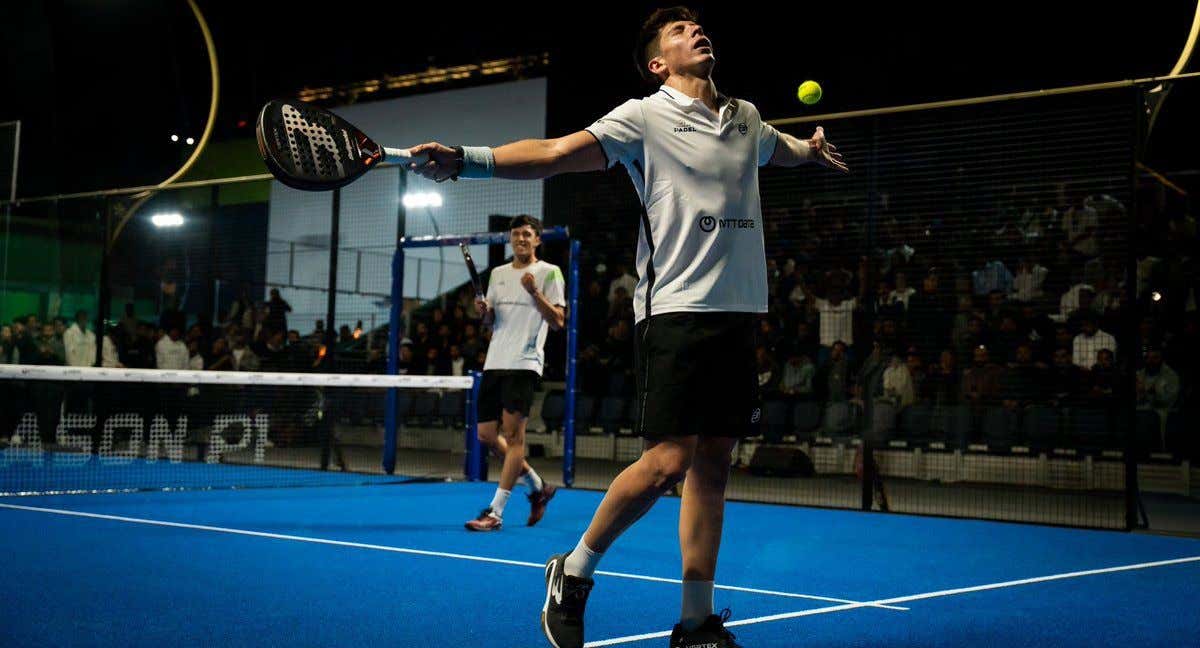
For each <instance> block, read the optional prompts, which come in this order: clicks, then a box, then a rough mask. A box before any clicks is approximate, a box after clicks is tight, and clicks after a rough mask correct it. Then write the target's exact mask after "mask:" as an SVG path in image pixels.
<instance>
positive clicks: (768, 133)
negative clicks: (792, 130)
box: [758, 116, 779, 167]
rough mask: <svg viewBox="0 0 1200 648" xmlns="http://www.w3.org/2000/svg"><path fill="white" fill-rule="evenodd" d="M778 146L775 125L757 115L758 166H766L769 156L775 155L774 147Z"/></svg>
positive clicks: (769, 161) (768, 162)
mask: <svg viewBox="0 0 1200 648" xmlns="http://www.w3.org/2000/svg"><path fill="white" fill-rule="evenodd" d="M776 146H779V131H777V130H775V127H774V126H772V125H770V124H768V123H767V122H765V121H762V117H761V116H760V117H759V121H758V166H760V167H761V166H767V165H768V164H770V163H771V158H772V157H775V147H776Z"/></svg>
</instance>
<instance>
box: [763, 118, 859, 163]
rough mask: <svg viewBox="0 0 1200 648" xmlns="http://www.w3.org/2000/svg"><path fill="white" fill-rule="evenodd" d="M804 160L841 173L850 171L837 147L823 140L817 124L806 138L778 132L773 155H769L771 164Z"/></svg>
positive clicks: (823, 130) (821, 130)
mask: <svg viewBox="0 0 1200 648" xmlns="http://www.w3.org/2000/svg"><path fill="white" fill-rule="evenodd" d="M806 162H816V163H817V164H820V165H821V166H823V167H828V168H830V169H833V170H835V171H841V172H842V173H847V172H849V171H850V168H849V167H847V166H846V162H845V161H844V160H843V159H842V154H841V153H839V152H838V150H837V147H836V146H834V145H833V144H830V143H829V142H827V141H825V129H824V128H822V127H820V126H817V130H816V131H815V132H814V133H813V136H812V139H806V140H802V139H800V138H798V137H795V136H793V135H789V134H788V133H779V141H778V142H777V143H776V145H775V153H774V155H772V156H771V164H773V165H775V166H782V167H794V166H799V165H801V164H804V163H806Z"/></svg>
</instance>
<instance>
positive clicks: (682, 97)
mask: <svg viewBox="0 0 1200 648" xmlns="http://www.w3.org/2000/svg"><path fill="white" fill-rule="evenodd" d="M658 90H659V92H661V93H663V94H665V95H667V97H669V98H670V99H671V101H674V102H675V103H677V104H679V105H680V106H703V107H705V108H707V107H708V106H705V105H704V102H703V101H701V100H699V99H697V98H695V97H690V96H688V95H686V94H684V93H683V92H680V91H679V90H677V89H675V88H671V87H669V86H667V84H665V83H664V84H663V85H661V86H659V87H658ZM722 108H729V109H730V110H736V109H737V100H735V99H734V98H733V97H730V96H727V95H723V94H720V93H717V110H718V111H720V110H721V109H722Z"/></svg>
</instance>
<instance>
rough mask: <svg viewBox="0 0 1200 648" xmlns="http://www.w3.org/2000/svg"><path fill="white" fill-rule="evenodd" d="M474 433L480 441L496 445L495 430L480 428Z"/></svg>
mask: <svg viewBox="0 0 1200 648" xmlns="http://www.w3.org/2000/svg"><path fill="white" fill-rule="evenodd" d="M475 435H476V436H478V437H479V441H480V443H485V444H487V445H490V446H491V445H496V431H495V430H482V429H481V430H478V431H477V432H476V433H475Z"/></svg>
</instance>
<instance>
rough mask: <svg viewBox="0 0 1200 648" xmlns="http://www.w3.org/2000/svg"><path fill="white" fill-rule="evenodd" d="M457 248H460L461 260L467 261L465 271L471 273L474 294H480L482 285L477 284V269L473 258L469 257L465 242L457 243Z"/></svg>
mask: <svg viewBox="0 0 1200 648" xmlns="http://www.w3.org/2000/svg"><path fill="white" fill-rule="evenodd" d="M458 249H460V250H462V255H463V261H465V262H466V263H467V272H468V273H470V274H471V285H472V286H474V287H475V294H476V295H482V294H483V287H482V286H480V285H479V271H478V270H476V269H475V259H472V258H471V252H470V250H468V249H467V245H466V244H465V243H459V244H458Z"/></svg>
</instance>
